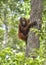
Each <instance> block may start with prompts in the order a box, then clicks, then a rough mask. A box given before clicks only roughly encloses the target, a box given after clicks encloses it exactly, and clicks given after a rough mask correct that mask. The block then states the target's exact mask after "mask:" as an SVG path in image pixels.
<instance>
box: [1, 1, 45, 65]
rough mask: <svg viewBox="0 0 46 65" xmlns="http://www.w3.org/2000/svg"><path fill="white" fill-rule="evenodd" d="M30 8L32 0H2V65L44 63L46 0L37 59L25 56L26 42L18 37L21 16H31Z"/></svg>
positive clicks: (36, 64) (38, 64) (35, 64)
mask: <svg viewBox="0 0 46 65" xmlns="http://www.w3.org/2000/svg"><path fill="white" fill-rule="evenodd" d="M30 8H31V7H30V0H25V1H24V2H21V1H20V0H0V65H42V63H43V61H44V60H45V59H46V58H45V55H46V50H45V48H46V0H43V16H42V21H43V22H42V28H41V32H39V34H40V49H39V51H37V58H36V59H35V60H33V59H32V58H25V51H24V50H25V42H23V41H22V40H20V39H19V38H18V24H19V18H20V17H21V16H24V17H26V18H29V17H30ZM4 21H6V23H4Z"/></svg>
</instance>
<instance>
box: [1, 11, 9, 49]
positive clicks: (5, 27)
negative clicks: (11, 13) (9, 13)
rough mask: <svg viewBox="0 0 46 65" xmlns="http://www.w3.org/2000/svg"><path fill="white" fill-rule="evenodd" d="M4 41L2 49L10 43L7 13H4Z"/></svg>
mask: <svg viewBox="0 0 46 65" xmlns="http://www.w3.org/2000/svg"><path fill="white" fill-rule="evenodd" d="M3 23H4V29H5V31H4V39H3V44H2V48H5V47H6V46H7V43H8V26H7V17H6V13H5V12H4V21H3Z"/></svg>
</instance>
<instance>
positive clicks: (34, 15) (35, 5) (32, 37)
mask: <svg viewBox="0 0 46 65" xmlns="http://www.w3.org/2000/svg"><path fill="white" fill-rule="evenodd" d="M30 21H31V22H34V21H36V22H37V25H36V26H34V27H33V28H37V29H38V30H40V29H41V22H42V0H31V14H30ZM39 47H40V41H39V36H38V35H36V33H35V32H33V31H31V30H30V31H29V34H28V39H27V46H26V57H28V56H31V57H33V58H34V57H35V56H34V55H35V53H36V51H35V50H34V49H37V48H39ZM30 53H31V54H30Z"/></svg>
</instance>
